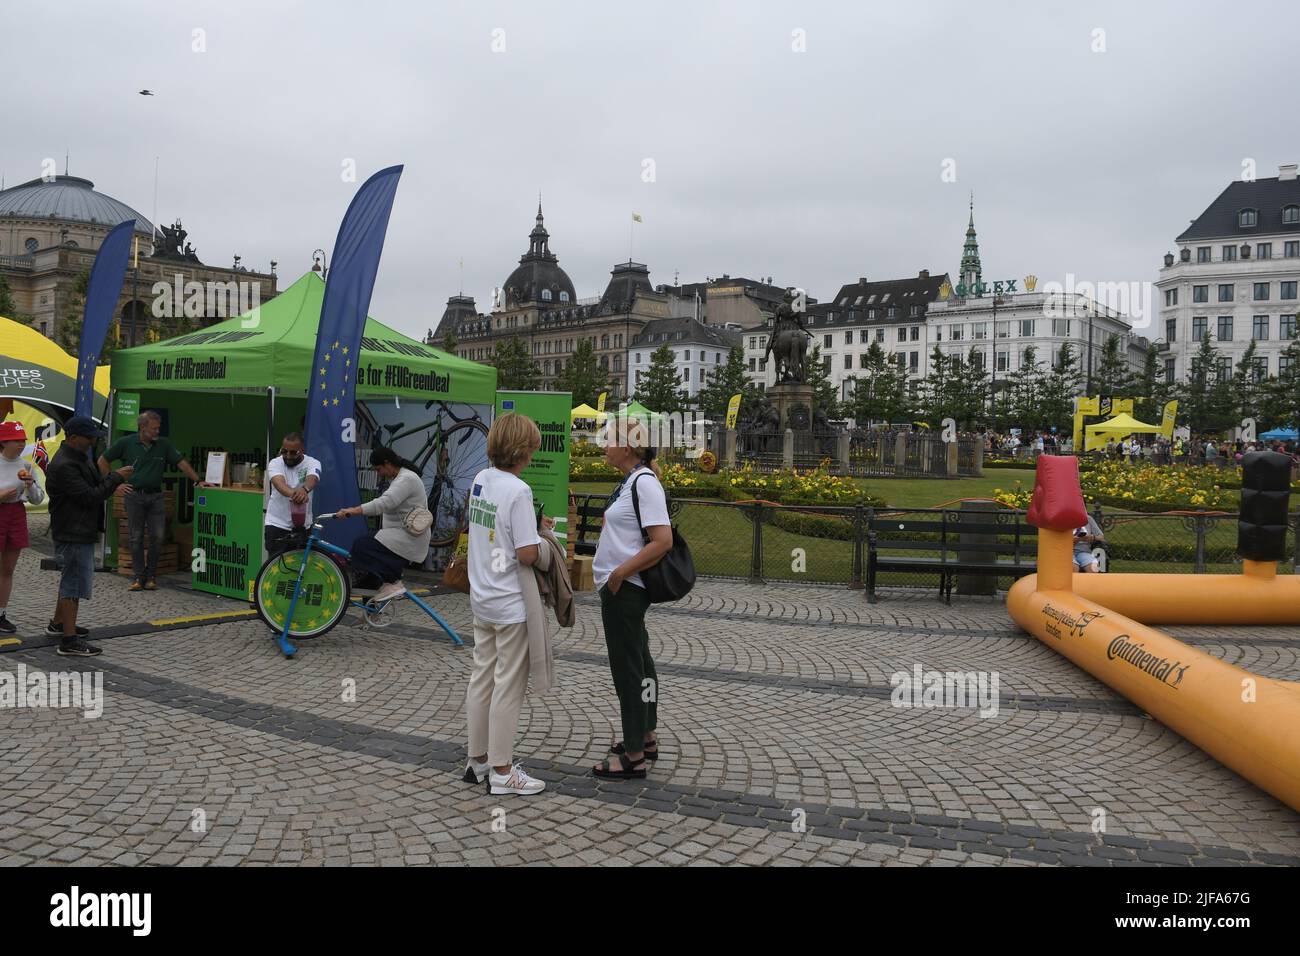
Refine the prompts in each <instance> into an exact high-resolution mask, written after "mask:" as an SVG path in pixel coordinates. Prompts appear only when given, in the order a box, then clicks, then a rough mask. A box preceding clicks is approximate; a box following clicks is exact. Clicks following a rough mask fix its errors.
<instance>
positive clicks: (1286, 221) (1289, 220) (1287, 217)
mask: <svg viewBox="0 0 1300 956" xmlns="http://www.w3.org/2000/svg"><path fill="white" fill-rule="evenodd" d="M1296 223H1300V206H1283V207H1282V224H1283V225H1285V226H1294V225H1295V224H1296Z"/></svg>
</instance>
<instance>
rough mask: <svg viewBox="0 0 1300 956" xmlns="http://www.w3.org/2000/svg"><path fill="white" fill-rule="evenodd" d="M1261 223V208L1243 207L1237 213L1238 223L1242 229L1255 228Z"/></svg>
mask: <svg viewBox="0 0 1300 956" xmlns="http://www.w3.org/2000/svg"><path fill="white" fill-rule="evenodd" d="M1258 224H1259V210H1257V209H1243V210H1242V211H1241V212H1239V213H1237V225H1238V226H1239V227H1241V228H1242V229H1253V228H1255V226H1257V225H1258Z"/></svg>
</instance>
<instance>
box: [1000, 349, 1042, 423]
mask: <svg viewBox="0 0 1300 956" xmlns="http://www.w3.org/2000/svg"><path fill="white" fill-rule="evenodd" d="M1007 381H1008V382H1010V383H1011V384H1010V386H1009V388H1008V390H1007V391H1008V393H1009V394H1008V396H1007V400H1008V407H1009V410H1010V414H1009V415H1008V417H1007V421H1008V423H1009V424H1010V425H1011V427H1017V428H1033V427H1035V423H1037V422H1038V421H1039V419H1040V412H1039V401H1040V393H1041V391H1042V386H1043V363H1042V362H1040V361H1039V360H1038V350H1037V349H1036V348H1034V347H1033V346H1032V345H1030V346H1028V347H1026V348H1025V350H1024V352H1022V353H1021V360H1020V367H1019V368H1018V369H1016V370H1015V371H1014V372H1012V373H1011V374H1010V375H1009V376H1008V377H1007Z"/></svg>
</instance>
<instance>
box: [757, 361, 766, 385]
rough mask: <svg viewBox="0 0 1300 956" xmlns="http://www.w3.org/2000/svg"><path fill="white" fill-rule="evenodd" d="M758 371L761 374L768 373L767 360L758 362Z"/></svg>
mask: <svg viewBox="0 0 1300 956" xmlns="http://www.w3.org/2000/svg"><path fill="white" fill-rule="evenodd" d="M758 370H759V371H760V372H766V371H767V359H759V360H758ZM760 387H761V386H760Z"/></svg>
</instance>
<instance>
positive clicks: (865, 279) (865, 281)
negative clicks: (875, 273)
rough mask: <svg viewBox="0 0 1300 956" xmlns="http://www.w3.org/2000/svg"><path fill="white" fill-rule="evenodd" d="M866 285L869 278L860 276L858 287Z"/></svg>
mask: <svg viewBox="0 0 1300 956" xmlns="http://www.w3.org/2000/svg"><path fill="white" fill-rule="evenodd" d="M866 284H867V277H866V276H858V285H866Z"/></svg>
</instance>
